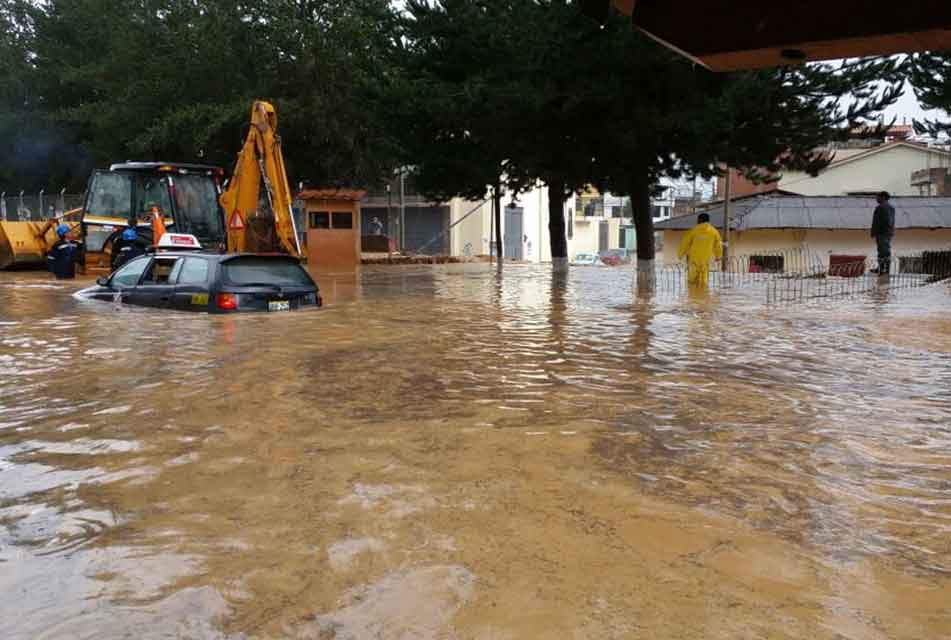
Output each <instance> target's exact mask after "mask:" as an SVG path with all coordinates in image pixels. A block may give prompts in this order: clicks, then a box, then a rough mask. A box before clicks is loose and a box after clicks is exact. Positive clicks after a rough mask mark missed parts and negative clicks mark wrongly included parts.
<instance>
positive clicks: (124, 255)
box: [110, 227, 145, 271]
mask: <svg viewBox="0 0 951 640" xmlns="http://www.w3.org/2000/svg"><path fill="white" fill-rule="evenodd" d="M143 253H145V245H144V244H143V243H142V241H141V240H139V234H138V233H137V232H136V230H135V229H133V228H132V227H129V228H127V229H126V230H125V231H123V232H122V234H121V235H120V236H119V237H118V238H116V240H115V241H114V242H113V243H112V259H111V265H110V266H111V267H112V270H113V271H115V270H116V269H118V268H119V267H121V266H122V265H124V264H125V263H126V262H128V261H129V260H131V259H132V258H136V257H138V256H140V255H142V254H143Z"/></svg>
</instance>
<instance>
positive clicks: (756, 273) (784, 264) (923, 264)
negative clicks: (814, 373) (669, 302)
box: [651, 249, 951, 303]
mask: <svg viewBox="0 0 951 640" xmlns="http://www.w3.org/2000/svg"><path fill="white" fill-rule="evenodd" d="M879 268H880V265H879V264H878V260H877V258H867V259H863V260H859V261H854V262H848V261H846V262H831V263H830V260H829V258H828V257H825V256H821V255H820V254H817V253H815V252H813V251H810V250H809V249H792V250H783V251H773V252H768V253H759V254H756V255H741V256H733V257H731V258H729V259H728V260H727V261H726V264H723V263H722V261H718V262H717V263H716V264H713V263H711V264H710V265H705V266H701V267H700V268H695V269H693V270H691V269H690V268H689V266H688V265H686V264H676V265H663V266H660V267H658V268H657V270H656V271H655V273H654V274H653V278H654V281H653V283H651V284H652V285H653V286H652V287H651V288H652V289H653V290H654V291H656V292H660V293H665V294H668V295H669V294H675V295H676V294H680V293H685V292H687V291H688V290H690V289H692V288H698V287H699V288H703V289H731V288H738V287H760V288H761V289H763V290H764V292H765V297H766V301H767V302H770V303H782V302H799V301H804V300H808V299H814V298H832V297H840V296H849V295H855V294H860V293H864V292H868V291H872V290H878V289H881V288H882V287H887V288H889V289H910V288H914V287H921V286H925V285H928V284H933V283H936V282H942V281H951V249H948V250H942V251H925V252H922V253H916V254H906V255H898V256H894V257H893V258H892V259H891V261H890V263H889V265H888V266H887V269H886V270H885V271H886V273H882V274H880V273H878V271H879ZM691 272H692V273H691ZM691 277H693V281H691ZM698 278H700V280H701V281H699V282H698V281H697V279H698ZM704 278H705V282H704V281H703V280H704Z"/></svg>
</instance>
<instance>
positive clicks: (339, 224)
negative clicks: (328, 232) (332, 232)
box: [333, 211, 353, 229]
mask: <svg viewBox="0 0 951 640" xmlns="http://www.w3.org/2000/svg"><path fill="white" fill-rule="evenodd" d="M333 228H334V229H353V214H352V213H350V212H349V211H341V212H336V211H335V212H334V213H333Z"/></svg>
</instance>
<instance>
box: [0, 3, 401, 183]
mask: <svg viewBox="0 0 951 640" xmlns="http://www.w3.org/2000/svg"><path fill="white" fill-rule="evenodd" d="M2 7H3V9H2V10H0V21H3V22H4V23H5V24H4V25H3V26H4V27H5V28H4V37H5V38H6V40H5V41H4V42H3V43H2V44H0V56H2V61H0V64H2V68H0V73H2V74H3V78H2V80H3V85H4V91H5V93H4V94H3V99H4V101H5V106H6V107H7V108H6V109H5V112H6V113H5V116H4V122H3V126H4V127H5V131H10V130H11V128H12V129H13V130H14V131H16V130H19V131H21V132H22V134H21V135H19V136H17V137H18V139H19V140H21V141H22V142H21V144H24V145H31V147H32V149H31V151H32V153H31V154H28V155H30V156H31V158H32V157H35V158H36V162H37V163H38V164H44V163H49V162H53V163H55V162H56V161H57V158H59V157H60V156H61V154H62V153H63V152H64V150H65V151H67V152H69V153H68V155H71V157H72V161H71V162H69V163H68V164H69V165H70V166H69V168H68V169H69V170H68V171H67V173H66V175H64V176H62V178H61V179H63V180H65V181H67V182H70V183H71V185H72V186H77V185H81V184H82V182H83V181H84V180H85V175H86V174H87V173H88V170H89V167H90V165H93V164H97V165H104V164H108V163H109V162H115V161H118V160H126V159H133V158H134V159H146V160H148V159H153V160H159V159H168V160H178V161H185V160H191V161H203V162H208V163H212V164H221V165H224V166H226V167H229V168H230V165H231V164H232V163H233V161H234V157H235V154H236V152H237V151H238V149H239V148H240V145H241V143H242V141H243V138H244V134H245V131H246V128H247V126H248V118H249V113H250V108H251V103H252V101H253V100H254V99H255V98H263V99H267V100H270V101H272V102H274V103H275V105H276V106H277V108H278V116H279V122H280V129H281V133H282V135H283V137H284V139H285V140H286V141H287V143H286V145H285V155H286V156H287V164H288V169H289V172H290V173H291V175H292V176H293V177H294V178H295V179H296V180H301V181H308V182H311V183H313V184H319V185H325V184H329V185H333V184H347V183H361V184H362V183H365V182H372V181H375V180H378V179H380V177H381V176H382V175H385V174H386V173H387V172H388V171H389V169H390V167H391V165H392V160H391V157H390V154H391V149H392V147H391V143H390V141H389V140H390V138H389V136H388V135H387V134H386V132H385V131H384V130H383V129H382V127H381V126H380V119H379V118H378V114H377V113H376V112H374V111H373V109H372V106H373V103H372V102H369V101H368V99H367V96H368V95H369V87H370V86H371V85H372V84H373V83H375V82H377V81H378V80H377V78H378V76H379V74H381V73H382V72H383V65H382V63H383V60H384V59H385V56H384V51H385V49H386V48H387V47H388V46H390V38H391V36H392V29H391V18H392V12H391V9H390V6H389V3H388V2H387V1H386V0H349V1H342V0H340V1H335V2H330V1H315V0H297V1H286V0H259V1H258V2H254V3H237V2H233V1H230V0H49V1H48V2H44V3H32V2H25V1H18V0H2ZM11 24H12V25H15V27H14V28H12V29H11V28H9V26H10V25H11ZM8 139H9V138H8ZM23 169H24V170H20V171H18V172H15V173H14V174H13V175H0V178H2V179H3V180H5V181H7V180H15V179H17V178H21V176H24V175H25V176H29V175H30V174H31V172H30V171H29V167H24V168H23ZM49 179H52V176H43V175H40V174H35V175H34V176H33V182H35V183H42V182H43V181H44V180H49ZM22 180H23V178H21V181H22ZM18 186H19V185H18ZM22 186H23V187H24V188H30V187H31V186H32V185H27V184H23V185H22Z"/></svg>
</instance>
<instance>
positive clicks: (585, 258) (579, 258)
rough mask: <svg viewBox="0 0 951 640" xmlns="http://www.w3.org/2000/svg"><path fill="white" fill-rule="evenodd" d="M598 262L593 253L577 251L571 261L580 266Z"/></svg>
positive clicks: (592, 264)
mask: <svg viewBox="0 0 951 640" xmlns="http://www.w3.org/2000/svg"><path fill="white" fill-rule="evenodd" d="M599 263H600V261H599V260H598V256H596V255H594V254H593V253H579V254H577V255H576V256H575V259H574V260H572V261H571V264H573V265H576V266H581V267H592V266H594V265H596V264H599Z"/></svg>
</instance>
